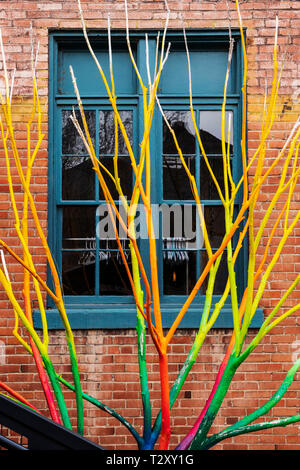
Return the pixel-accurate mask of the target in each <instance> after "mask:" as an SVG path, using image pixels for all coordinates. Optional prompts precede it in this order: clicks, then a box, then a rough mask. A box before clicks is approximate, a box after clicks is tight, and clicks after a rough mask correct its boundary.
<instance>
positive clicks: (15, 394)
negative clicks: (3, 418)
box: [0, 381, 40, 414]
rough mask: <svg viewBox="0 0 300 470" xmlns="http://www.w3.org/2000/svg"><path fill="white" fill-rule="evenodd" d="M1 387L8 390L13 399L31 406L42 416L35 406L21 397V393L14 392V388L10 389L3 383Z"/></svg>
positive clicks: (0, 383) (0, 384)
mask: <svg viewBox="0 0 300 470" xmlns="http://www.w3.org/2000/svg"><path fill="white" fill-rule="evenodd" d="M0 387H1V388H3V389H4V390H6V391H7V392H8V393H9V394H10V395H11V396H12V397H14V398H16V399H17V400H19V401H20V402H21V403H24V405H26V406H29V407H30V408H32V409H33V410H34V411H36V412H37V413H39V414H40V411H39V410H38V409H37V408H36V407H35V406H33V405H32V404H31V403H30V402H29V401H28V400H27V399H26V398H24V397H23V396H22V395H20V393H18V392H16V391H15V390H13V389H12V388H10V387H9V386H8V385H6V384H5V383H3V382H1V381H0Z"/></svg>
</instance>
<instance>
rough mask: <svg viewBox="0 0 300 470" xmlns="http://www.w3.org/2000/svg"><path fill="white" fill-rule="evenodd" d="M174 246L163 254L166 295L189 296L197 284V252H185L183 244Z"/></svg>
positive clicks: (174, 243)
mask: <svg viewBox="0 0 300 470" xmlns="http://www.w3.org/2000/svg"><path fill="white" fill-rule="evenodd" d="M172 245H173V246H172V248H173V249H171V250H170V249H169V250H164V252H163V273H164V276H163V289H164V294H165V295H172V294H173V295H187V294H189V293H190V292H191V291H192V289H193V287H194V285H195V283H196V273H197V269H196V266H197V252H196V251H188V250H185V249H184V244H183V243H182V242H180V243H179V242H177V243H176V242H174V241H173V242H172ZM176 246H177V248H176Z"/></svg>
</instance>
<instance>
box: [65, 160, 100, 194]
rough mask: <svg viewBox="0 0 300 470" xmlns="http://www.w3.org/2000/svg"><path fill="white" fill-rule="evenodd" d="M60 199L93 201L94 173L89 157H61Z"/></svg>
mask: <svg viewBox="0 0 300 470" xmlns="http://www.w3.org/2000/svg"><path fill="white" fill-rule="evenodd" d="M62 198H63V199H64V200H87V199H95V172H94V170H93V164H92V162H91V159H90V157H62Z"/></svg>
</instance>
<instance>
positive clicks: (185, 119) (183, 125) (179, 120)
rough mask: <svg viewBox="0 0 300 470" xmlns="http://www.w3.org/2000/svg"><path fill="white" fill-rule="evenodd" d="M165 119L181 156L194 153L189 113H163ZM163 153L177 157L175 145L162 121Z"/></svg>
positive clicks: (192, 128) (192, 129) (193, 132)
mask: <svg viewBox="0 0 300 470" xmlns="http://www.w3.org/2000/svg"><path fill="white" fill-rule="evenodd" d="M165 115H166V118H167V120H168V122H169V124H170V126H171V127H172V129H173V130H174V132H175V134H176V139H177V141H178V144H179V147H180V148H181V151H182V153H183V154H189V153H192V154H193V153H195V130H194V126H193V121H192V118H191V113H190V112H189V111H165ZM163 153H164V154H175V155H177V154H178V152H177V149H176V145H175V143H174V139H173V137H172V134H171V132H170V131H169V128H168V126H167V125H166V123H165V121H164V119H163Z"/></svg>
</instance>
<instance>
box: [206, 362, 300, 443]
mask: <svg viewBox="0 0 300 470" xmlns="http://www.w3.org/2000/svg"><path fill="white" fill-rule="evenodd" d="M299 367H300V359H298V361H296V362H295V364H294V365H293V366H292V367H291V368H290V369H289V371H288V372H287V374H286V376H285V379H284V380H283V382H282V384H281V385H280V387H279V388H278V390H277V391H276V392H275V393H274V395H273V396H272V397H271V398H270V400H268V401H267V402H266V403H265V404H264V405H263V406H261V407H260V408H258V409H257V410H255V411H253V413H250V414H249V415H248V416H245V418H243V419H241V420H239V421H237V422H236V423H234V424H233V425H232V426H230V427H228V428H226V429H224V430H223V431H221V432H220V433H217V434H214V435H213V436H211V437H209V438H208V439H206V441H204V442H203V448H205V449H207V448H211V447H213V446H214V445H216V444H217V443H218V442H220V441H222V440H224V439H228V437H232V436H233V435H234V436H237V435H239V434H245V433H247V432H253V431H255V430H259V429H261V425H262V424H267V423H258V424H257V425H253V426H258V428H257V429H253V431H247V429H248V428H249V425H250V423H252V422H253V421H255V420H256V419H258V418H260V417H261V416H263V415H265V414H266V413H268V412H269V411H270V410H271V408H273V407H274V406H275V405H276V404H277V403H278V402H279V401H280V400H281V399H282V397H283V396H284V394H285V393H286V391H287V390H288V388H289V387H290V385H291V384H292V382H293V380H294V377H295V374H296V373H297V371H298V369H299ZM276 422H277V421H276ZM269 424H270V422H269V423H268V427H271V426H269ZM287 424H288V423H287ZM251 426H252V425H251ZM232 433H234V434H232Z"/></svg>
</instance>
